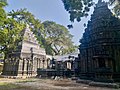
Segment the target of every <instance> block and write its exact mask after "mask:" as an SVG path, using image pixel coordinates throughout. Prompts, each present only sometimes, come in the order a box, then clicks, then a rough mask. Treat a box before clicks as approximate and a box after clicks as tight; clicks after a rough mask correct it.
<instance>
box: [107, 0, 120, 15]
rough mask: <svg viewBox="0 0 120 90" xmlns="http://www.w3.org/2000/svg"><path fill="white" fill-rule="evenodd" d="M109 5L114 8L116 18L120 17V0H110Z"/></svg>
mask: <svg viewBox="0 0 120 90" xmlns="http://www.w3.org/2000/svg"><path fill="white" fill-rule="evenodd" d="M109 5H111V6H113V11H114V13H115V14H116V16H119V15H120V0H109Z"/></svg>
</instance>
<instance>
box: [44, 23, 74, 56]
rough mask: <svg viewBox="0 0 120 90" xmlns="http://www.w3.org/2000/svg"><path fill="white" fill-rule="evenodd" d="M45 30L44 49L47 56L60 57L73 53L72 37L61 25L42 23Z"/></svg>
mask: <svg viewBox="0 0 120 90" xmlns="http://www.w3.org/2000/svg"><path fill="white" fill-rule="evenodd" d="M43 24H44V28H45V36H44V37H45V48H46V51H47V54H52V55H60V54H65V53H70V52H73V51H74V50H72V49H71V48H74V45H73V42H72V37H73V36H72V35H71V34H70V33H69V31H68V29H67V28H65V27H64V26H63V25H59V24H56V23H55V22H52V21H45V22H43Z"/></svg>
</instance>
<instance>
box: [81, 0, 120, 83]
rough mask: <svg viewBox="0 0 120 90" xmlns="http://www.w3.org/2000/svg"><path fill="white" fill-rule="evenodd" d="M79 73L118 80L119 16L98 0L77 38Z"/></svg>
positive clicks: (99, 79)
mask: <svg viewBox="0 0 120 90" xmlns="http://www.w3.org/2000/svg"><path fill="white" fill-rule="evenodd" d="M80 43H81V44H80V47H79V50H80V56H79V58H80V67H79V69H80V75H81V77H83V78H89V79H92V80H97V81H110V82H111V81H114V80H120V19H118V18H116V17H115V16H114V15H113V14H112V12H111V11H110V10H109V9H108V6H107V3H106V2H103V1H102V0H99V1H98V3H97V4H96V6H95V8H94V12H93V14H92V15H91V19H90V21H88V25H87V28H86V29H85V32H84V33H83V37H82V39H81V40H80Z"/></svg>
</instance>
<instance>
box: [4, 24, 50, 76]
mask: <svg viewBox="0 0 120 90" xmlns="http://www.w3.org/2000/svg"><path fill="white" fill-rule="evenodd" d="M21 35H22V36H23V39H22V40H21V41H20V42H19V43H18V46H17V49H16V50H15V51H11V53H9V54H8V56H7V59H6V60H5V61H4V67H3V72H2V75H7V76H36V75H37V68H47V67H48V63H49V61H48V60H47V59H46V52H45V49H43V48H41V47H40V45H39V43H38V41H37V38H36V37H35V35H34V34H33V32H32V31H31V30H30V29H29V26H28V25H27V27H26V28H25V29H24V30H22V32H21Z"/></svg>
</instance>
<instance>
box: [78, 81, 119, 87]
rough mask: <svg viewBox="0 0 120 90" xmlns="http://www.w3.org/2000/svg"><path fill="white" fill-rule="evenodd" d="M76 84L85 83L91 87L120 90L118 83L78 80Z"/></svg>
mask: <svg viewBox="0 0 120 90" xmlns="http://www.w3.org/2000/svg"><path fill="white" fill-rule="evenodd" d="M76 83H83V84H88V85H89V86H98V87H107V88H115V89H118V88H120V85H119V84H117V83H104V82H94V81H91V80H82V79H78V80H76Z"/></svg>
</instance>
